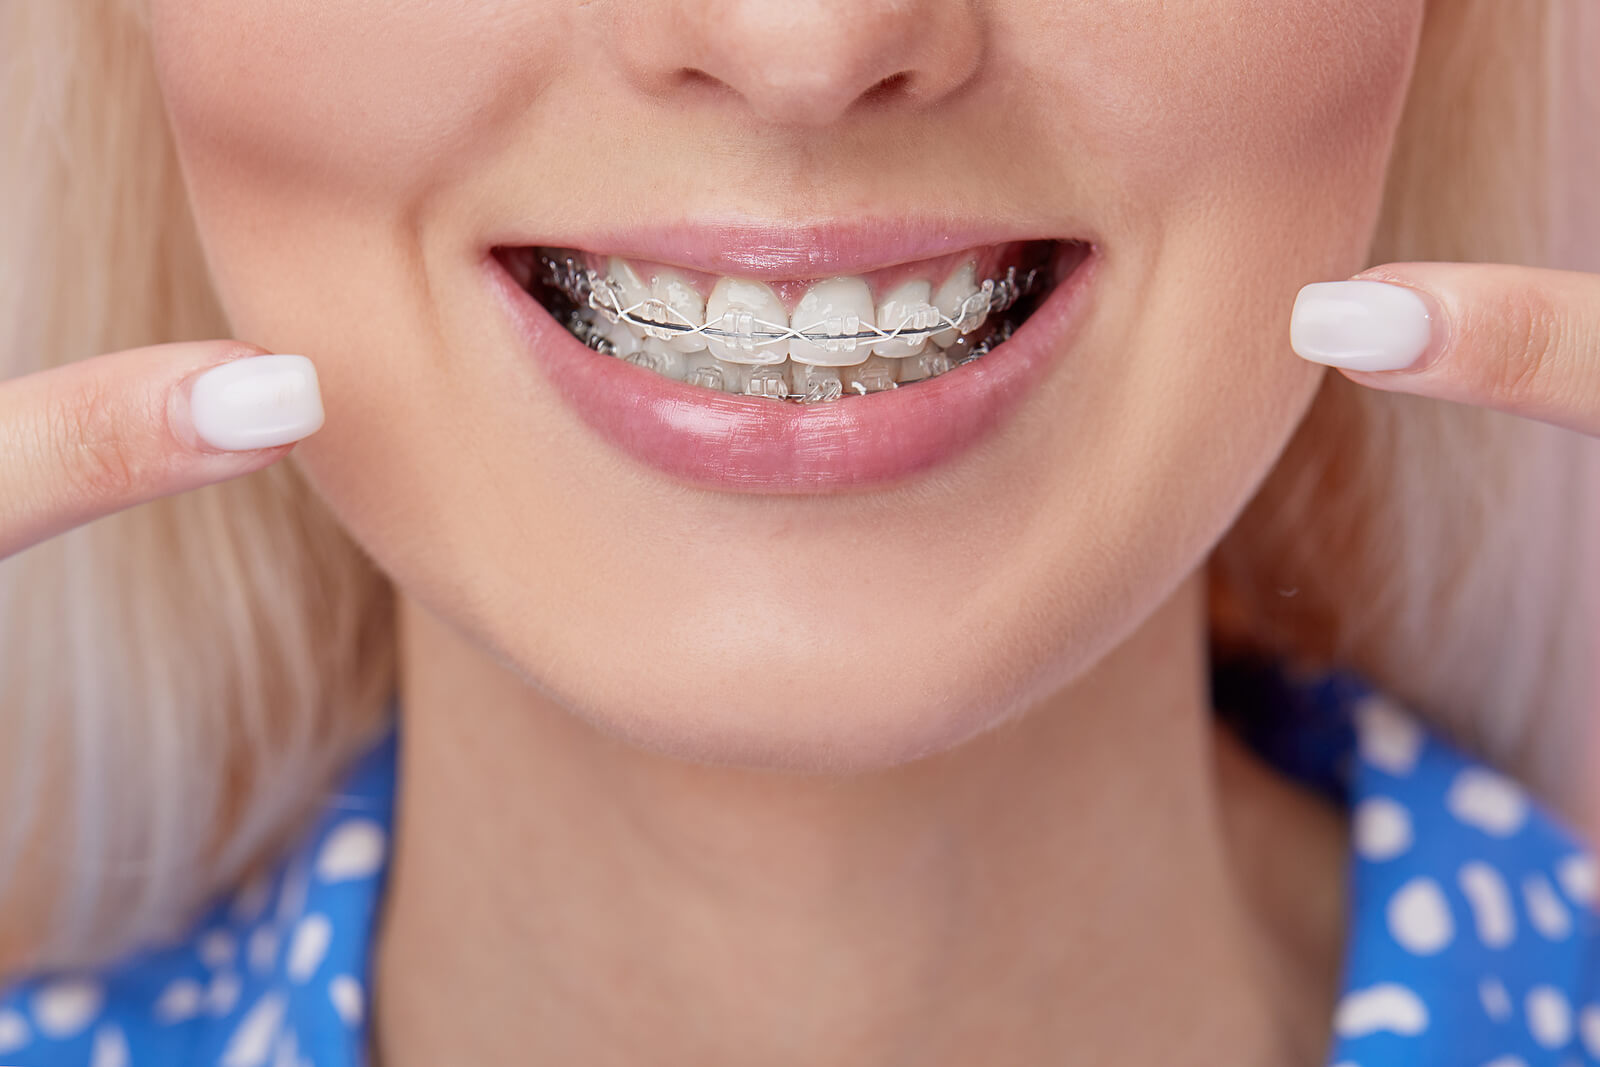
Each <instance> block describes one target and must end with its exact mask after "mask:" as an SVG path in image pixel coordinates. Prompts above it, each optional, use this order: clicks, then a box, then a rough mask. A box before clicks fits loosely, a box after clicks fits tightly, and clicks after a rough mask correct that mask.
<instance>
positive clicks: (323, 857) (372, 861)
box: [317, 819, 386, 882]
mask: <svg viewBox="0 0 1600 1067" xmlns="http://www.w3.org/2000/svg"><path fill="white" fill-rule="evenodd" d="M385 844H386V837H385V835H384V832H383V827H381V826H379V825H378V824H377V823H375V822H373V821H372V820H371V819H347V820H346V821H345V822H343V823H341V824H339V826H338V827H336V828H335V829H334V831H333V833H331V834H329V835H328V840H327V841H326V842H325V843H324V844H323V846H322V851H321V852H320V853H318V854H317V877H318V878H320V879H321V880H322V881H324V882H342V881H346V880H348V879H351V878H370V877H371V876H372V875H374V874H376V873H378V869H379V868H380V867H381V866H382V865H383V860H384V854H385V851H386V849H385Z"/></svg>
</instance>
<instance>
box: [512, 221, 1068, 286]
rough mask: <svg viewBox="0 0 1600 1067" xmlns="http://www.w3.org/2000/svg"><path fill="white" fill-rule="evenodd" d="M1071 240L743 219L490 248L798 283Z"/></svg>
mask: <svg viewBox="0 0 1600 1067" xmlns="http://www.w3.org/2000/svg"><path fill="white" fill-rule="evenodd" d="M1074 239H1076V240H1084V241H1092V240H1093V238H1092V237H1091V236H1090V235H1089V233H1088V232H1087V231H1085V230H1083V229H1079V228H1075V229H1073V230H1072V231H1070V232H1064V233H1055V232H1048V231H1043V232H1041V229H1039V228H1034V229H1027V228H1023V227H1021V226H1015V225H999V224H994V223H988V224H978V223H974V222H971V221H957V220H950V219H939V218H924V219H908V218H894V219H881V218H880V219H873V218H866V219H861V218H854V219H848V220H845V219H841V220H838V221H824V222H809V223H803V224H799V225H794V224H790V225H783V226H779V225H773V224H768V223H761V222H753V221H744V220H687V221H681V222H674V223H668V224H664V225H657V226H652V227H649V228H639V229H628V230H615V231H599V230H596V231H590V232H586V233H566V234H557V233H544V234H538V235H534V234H528V233H525V234H507V235H505V236H504V237H500V238H497V239H495V240H493V241H492V242H491V246H492V247H496V248H504V247H529V246H535V247H549V248H573V249H581V250H583V251H586V252H595V253H601V254H607V255H616V256H622V257H625V258H630V259H639V260H647V261H649V262H653V263H661V264H665V265H667V266H676V267H684V268H687V269H689V270H695V271H701V272H703V273H706V274H726V275H737V276H739V277H745V278H758V279H762V280H767V281H785V280H796V281H799V280H804V279H808V278H824V277H829V276H832V275H855V274H868V273H871V272H872V271H875V270H882V269H885V268H888V267H895V266H899V265H901V264H905V263H915V262H917V261H920V260H924V259H933V258H935V257H937V256H943V255H948V254H951V253H955V252H961V251H965V250H966V249H969V248H983V247H987V246H990V245H997V244H1005V243H1007V242H1011V241H1034V240H1074Z"/></svg>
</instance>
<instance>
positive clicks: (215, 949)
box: [200, 930, 239, 970]
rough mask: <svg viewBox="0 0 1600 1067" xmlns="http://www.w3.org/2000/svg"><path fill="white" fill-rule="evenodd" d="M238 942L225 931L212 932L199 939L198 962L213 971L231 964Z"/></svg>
mask: <svg viewBox="0 0 1600 1067" xmlns="http://www.w3.org/2000/svg"><path fill="white" fill-rule="evenodd" d="M238 947H239V946H238V942H237V941H235V940H234V936H233V935H232V934H230V933H229V932H228V931H226V930H212V931H211V932H210V933H208V934H206V935H205V936H204V937H202V938H201V939H200V962H201V963H204V964H205V965H206V966H207V967H210V968H212V969H213V970H215V969H216V968H218V967H226V966H228V965H229V964H230V963H232V962H233V957H234V954H235V953H236V952H237V951H238Z"/></svg>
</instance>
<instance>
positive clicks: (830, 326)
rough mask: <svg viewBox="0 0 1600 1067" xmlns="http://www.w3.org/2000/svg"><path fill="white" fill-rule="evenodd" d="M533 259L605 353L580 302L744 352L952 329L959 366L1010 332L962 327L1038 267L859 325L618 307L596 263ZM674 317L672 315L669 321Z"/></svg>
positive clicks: (583, 334)
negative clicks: (953, 304) (943, 303)
mask: <svg viewBox="0 0 1600 1067" xmlns="http://www.w3.org/2000/svg"><path fill="white" fill-rule="evenodd" d="M539 262H540V264H541V266H542V267H543V269H544V279H543V280H544V281H545V282H546V283H547V284H549V285H550V286H552V287H553V288H555V289H557V290H559V291H560V292H561V293H562V295H563V296H565V297H566V298H567V299H568V300H569V301H571V302H572V304H573V305H574V306H575V307H574V310H573V312H572V313H571V315H570V317H569V319H568V322H567V328H568V329H569V330H571V331H572V332H573V333H574V334H576V335H577V337H578V339H579V340H581V341H582V342H583V343H584V344H586V345H588V346H589V347H590V348H593V349H595V350H596V351H598V352H601V353H602V354H605V355H614V354H615V347H614V346H613V345H612V344H611V342H610V341H608V340H607V339H606V338H605V336H604V334H603V331H601V330H598V329H596V328H595V326H596V324H595V323H594V322H592V321H591V320H589V319H588V318H587V317H586V316H585V314H584V310H583V309H590V310H593V311H595V312H597V313H598V314H600V315H601V316H603V317H604V318H605V320H606V321H607V322H608V323H613V324H614V323H617V322H628V323H631V324H633V325H635V326H638V327H639V328H640V329H641V330H643V331H644V332H645V333H646V334H647V335H649V336H653V337H656V338H659V339H663V340H664V339H666V338H669V337H675V336H678V335H680V334H699V335H701V336H705V337H713V338H716V339H718V340H719V341H724V342H726V343H728V344H730V345H734V346H737V347H738V348H740V349H741V350H742V351H746V352H750V351H754V350H755V349H756V348H757V347H764V346H767V345H773V344H781V343H783V342H785V341H788V340H791V339H796V338H798V339H801V340H805V341H809V342H811V343H812V344H816V345H820V346H823V347H825V348H826V349H828V350H829V351H839V350H840V349H841V348H843V347H845V346H846V345H848V346H849V347H850V348H852V349H853V348H855V347H857V346H858V345H861V344H868V345H875V344H878V343H879V342H882V341H892V340H901V341H907V342H916V341H922V340H925V339H927V338H929V337H932V336H933V335H934V334H937V333H942V332H944V331H945V330H952V329H953V330H955V331H956V332H957V333H958V334H961V335H963V336H958V337H957V338H956V339H955V341H954V342H953V343H952V344H951V345H950V346H949V347H948V348H946V349H944V351H943V353H942V354H939V355H942V357H943V358H947V359H948V360H949V363H950V365H952V366H959V365H961V364H963V363H969V362H971V361H972V360H974V359H977V358H978V357H979V356H982V355H985V354H986V353H987V352H988V351H989V350H990V349H991V348H993V347H994V346H995V345H997V344H1000V343H1001V342H1003V341H1006V340H1008V339H1009V338H1010V336H1011V333H1012V324H1011V322H1010V321H1009V320H1001V322H999V323H998V324H997V325H996V327H995V329H994V331H993V332H992V333H991V334H990V335H989V336H987V337H985V338H983V339H981V340H978V341H976V342H974V341H973V340H971V339H970V338H968V337H966V336H965V334H967V333H969V332H970V331H972V330H975V329H977V328H978V326H979V325H980V324H982V322H983V321H984V320H985V319H986V318H987V317H988V316H989V315H991V314H999V313H1001V312H1004V311H1007V310H1009V309H1010V308H1011V307H1012V305H1014V304H1015V303H1016V302H1017V301H1018V300H1020V299H1022V298H1023V297H1025V296H1029V295H1032V294H1033V293H1034V292H1035V291H1036V290H1037V289H1038V287H1039V283H1040V281H1041V280H1042V279H1043V274H1042V272H1041V271H1040V269H1039V268H1038V267H1032V268H1029V269H1028V270H1027V271H1025V272H1023V273H1021V274H1019V273H1018V271H1017V268H1016V267H1008V268H1007V269H1006V273H1005V276H1004V277H1002V278H990V279H986V280H985V281H984V282H983V284H982V285H981V286H980V287H979V288H978V290H977V291H976V292H974V293H973V294H972V295H971V296H969V297H967V298H966V299H965V300H964V301H962V303H961V306H960V307H958V308H957V309H956V313H955V315H954V316H953V317H952V316H949V315H946V314H944V313H943V312H941V311H939V310H938V309H937V308H933V307H931V306H930V307H927V308H924V309H922V310H920V311H919V312H918V313H916V314H914V315H912V316H909V317H908V319H907V321H905V322H903V323H902V324H901V325H900V326H898V327H895V328H894V329H890V330H885V329H882V328H881V327H878V326H875V325H874V326H870V327H862V326H861V324H860V323H859V322H857V321H854V320H852V321H851V322H850V323H848V324H847V323H844V322H842V321H841V320H840V319H838V318H833V319H829V320H824V321H823V322H819V323H814V324H812V325H810V326H807V327H803V328H795V327H792V326H787V325H780V324H778V323H772V322H767V321H765V320H762V319H757V318H755V316H754V315H753V314H752V313H751V312H749V311H746V310H743V309H731V310H730V311H729V312H728V313H727V314H725V315H723V316H722V317H721V318H720V319H719V320H717V321H716V322H715V323H712V322H706V323H700V324H696V323H691V322H689V321H688V319H687V318H685V317H684V316H683V314H682V313H681V312H679V311H678V310H677V309H675V308H673V307H672V306H670V305H668V304H667V303H665V302H664V301H661V300H657V299H655V298H647V299H645V300H641V301H639V302H638V303H635V304H631V305H629V306H627V307H624V306H623V304H622V290H621V287H620V286H618V285H617V284H616V283H615V282H612V281H611V280H610V279H609V278H603V277H601V276H600V275H599V274H598V273H597V272H596V271H595V270H593V269H592V268H589V267H586V266H584V265H583V264H581V263H579V262H578V261H577V260H576V259H573V258H571V257H564V258H562V259H559V260H557V259H555V258H553V257H551V256H546V255H541V256H540V257H539ZM658 316H659V317H658ZM673 318H676V319H677V320H678V321H671V319H673ZM725 324H731V325H732V328H731V329H730V328H728V326H727V325H725ZM847 327H848V328H847ZM858 391H859V390H858ZM762 395H768V396H771V397H772V399H777V400H789V401H800V402H814V401H817V400H833V399H836V398H837V397H838V395H839V394H838V393H837V392H831V393H830V392H827V391H824V392H821V393H818V392H817V390H815V389H810V390H807V391H806V393H805V394H801V395H794V394H791V395H789V396H778V395H777V394H776V393H775V392H765V393H764V394H762Z"/></svg>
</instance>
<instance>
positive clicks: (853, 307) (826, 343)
mask: <svg viewBox="0 0 1600 1067" xmlns="http://www.w3.org/2000/svg"><path fill="white" fill-rule="evenodd" d="M1089 249H1090V246H1089V245H1088V243H1087V242H1083V241H1076V240H1035V241H1013V242H1009V243H1006V244H1000V245H990V246H986V247H982V248H973V249H969V250H967V251H964V252H961V253H958V254H955V255H946V256H941V257H939V258H938V259H933V260H925V261H922V262H919V263H905V264H900V265H897V266H894V267H890V268H886V269H883V270H878V271H874V272H871V273H869V274H860V275H835V276H831V277H825V278H811V279H790V280H770V281H762V280H759V279H755V278H748V277H733V276H716V275H710V274H703V273H699V272H694V271H687V270H683V269H680V268H674V267H670V266H667V265H664V264H655V263H648V262H644V261H640V260H631V259H624V258H621V257H618V256H607V255H602V254H598V253H594V252H587V251H584V250H580V249H573V248H556V247H516V248H497V249H496V250H495V255H496V257H497V258H498V259H499V260H500V262H501V263H502V264H503V265H504V267H505V269H506V270H507V272H508V273H509V274H510V275H511V277H512V278H513V279H514V280H515V281H516V282H517V283H518V284H519V285H520V286H521V287H522V288H523V289H524V290H525V291H526V292H527V293H528V294H529V295H531V296H532V297H533V298H534V299H535V300H536V301H538V303H539V304H541V305H542V306H543V307H544V308H545V310H546V311H548V312H549V313H550V315H551V316H552V317H553V318H554V319H555V320H556V322H558V323H560V324H562V325H563V326H565V327H566V328H567V329H568V330H569V331H570V332H571V333H572V334H573V336H575V337H576V338H578V340H580V341H582V342H583V343H584V344H585V345H587V346H588V347H589V348H591V349H593V350H594V351H595V352H597V353H599V354H601V355H604V356H608V357H613V358H617V359H622V360H625V361H627V362H629V363H633V364H635V365H636V366H639V367H642V368H644V369H646V370H649V371H652V372H654V373H656V374H659V375H662V376H663V377H667V378H671V379H674V380H676V381H679V382H683V383H686V384H688V385H691V386H696V387H699V388H701V389H706V390H710V391H713V392H719V393H734V394H740V395H745V396H753V397H761V398H765V399H768V400H772V401H779V402H788V403H801V404H817V403H828V402H832V401H837V400H840V399H848V398H850V397H853V396H865V395H867V394H870V393H878V392H885V391H888V390H891V389H899V388H904V387H906V386H915V385H916V384H917V383H920V382H924V381H929V380H932V379H934V378H937V377H940V376H942V375H945V374H948V373H950V372H951V371H953V370H954V369H956V368H957V367H961V366H964V365H966V364H968V363H972V362H974V361H976V360H980V359H983V358H984V357H985V356H987V355H988V354H989V353H990V352H991V351H993V350H995V349H996V348H999V347H1000V346H1001V345H1003V344H1004V343H1005V342H1006V341H1007V340H1009V339H1010V337H1011V335H1012V333H1013V332H1014V331H1016V330H1017V329H1018V328H1019V327H1020V326H1021V325H1022V324H1023V323H1024V322H1025V321H1026V320H1027V319H1028V317H1029V316H1030V315H1032V314H1033V312H1034V311H1035V310H1036V309H1037V308H1038V307H1039V306H1040V304H1041V303H1043V301H1044V300H1045V298H1046V297H1047V296H1048V295H1049V293H1050V292H1051V291H1052V290H1053V289H1054V288H1055V287H1056V286H1057V285H1059V284H1060V283H1061V282H1062V281H1064V280H1065V279H1066V278H1067V277H1068V276H1069V275H1071V273H1072V272H1073V270H1074V269H1075V268H1076V267H1077V266H1078V264H1079V263H1081V262H1082V261H1083V259H1084V258H1085V257H1086V255H1087V254H1088V252H1089Z"/></svg>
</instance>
